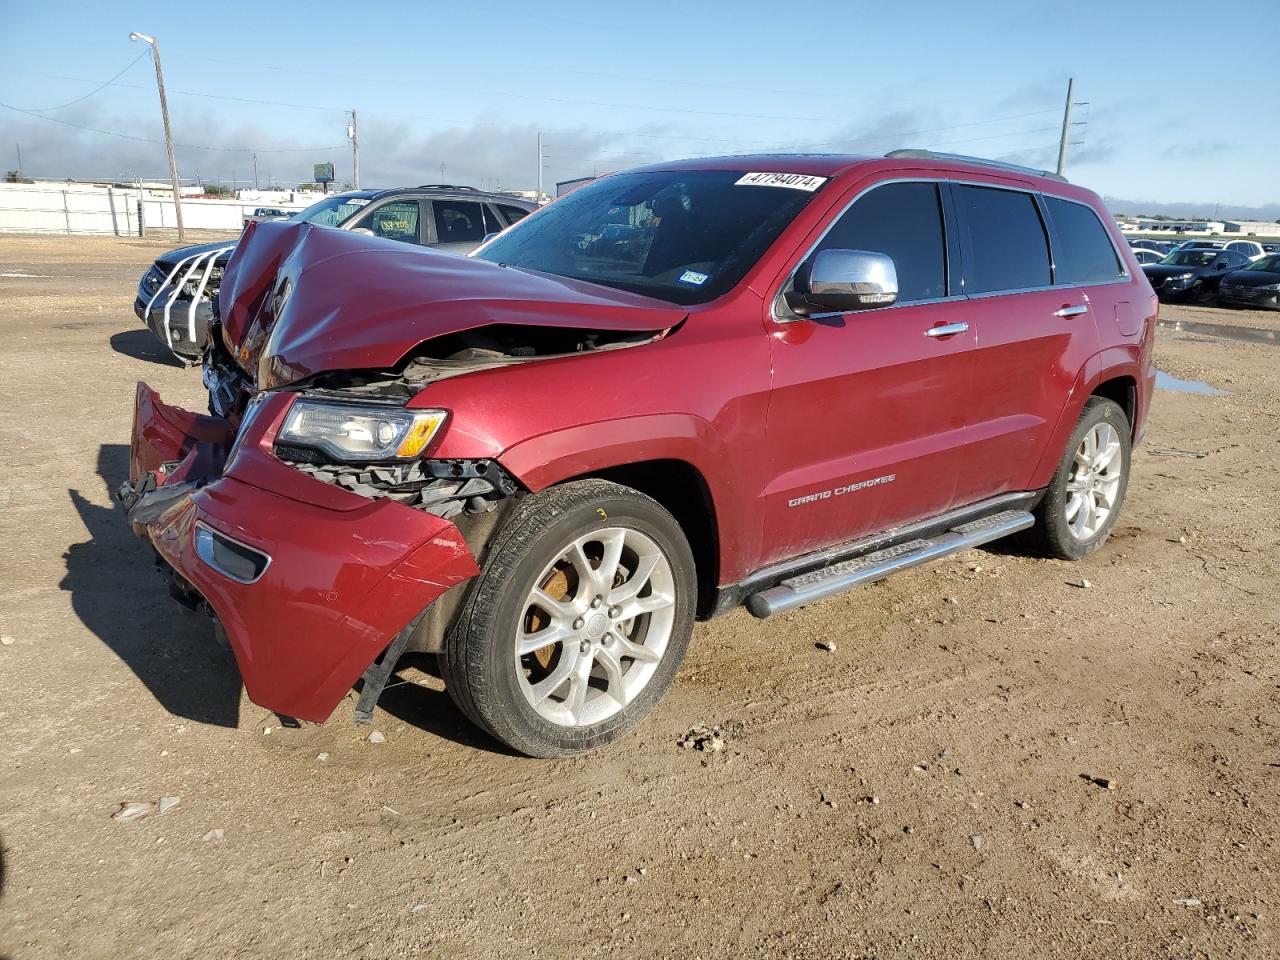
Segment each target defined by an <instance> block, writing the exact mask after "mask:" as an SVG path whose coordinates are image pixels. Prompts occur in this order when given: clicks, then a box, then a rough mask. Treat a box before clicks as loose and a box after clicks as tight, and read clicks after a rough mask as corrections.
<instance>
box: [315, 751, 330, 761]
mask: <svg viewBox="0 0 1280 960" xmlns="http://www.w3.org/2000/svg"><path fill="white" fill-rule="evenodd" d="M328 759H329V754H328V752H327V751H324V750H321V751H320V752H319V753H317V754H316V760H318V761H319V762H320V763H324V762H326V761H327V760H328Z"/></svg>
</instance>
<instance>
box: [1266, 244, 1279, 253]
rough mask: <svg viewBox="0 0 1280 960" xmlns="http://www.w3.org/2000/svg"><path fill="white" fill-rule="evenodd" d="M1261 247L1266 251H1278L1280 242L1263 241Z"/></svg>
mask: <svg viewBox="0 0 1280 960" xmlns="http://www.w3.org/2000/svg"><path fill="white" fill-rule="evenodd" d="M1262 249H1263V250H1265V251H1266V252H1267V253H1280V243H1264V244H1263V245H1262Z"/></svg>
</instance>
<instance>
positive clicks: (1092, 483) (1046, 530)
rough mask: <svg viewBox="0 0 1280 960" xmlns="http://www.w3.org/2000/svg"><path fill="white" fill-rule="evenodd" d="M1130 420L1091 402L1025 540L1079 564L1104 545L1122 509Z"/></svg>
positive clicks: (1097, 400)
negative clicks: (1028, 539)
mask: <svg viewBox="0 0 1280 960" xmlns="http://www.w3.org/2000/svg"><path fill="white" fill-rule="evenodd" d="M1130 435H1131V428H1130V426H1129V418H1128V417H1126V416H1125V414H1124V411H1123V410H1122V409H1121V408H1120V406H1119V404H1117V403H1115V402H1114V401H1112V400H1107V399H1105V398H1104V397H1090V398H1089V400H1088V401H1087V402H1086V403H1085V406H1084V411H1083V412H1082V413H1081V414H1080V420H1079V421H1078V422H1077V423H1076V428H1075V430H1074V431H1073V432H1072V434H1071V439H1070V440H1069V441H1068V442H1067V449H1066V452H1065V453H1064V454H1063V458H1062V461H1061V463H1059V464H1058V469H1057V471H1056V472H1055V473H1054V475H1053V480H1052V481H1051V482H1050V484H1049V488H1048V489H1047V490H1046V491H1045V495H1044V498H1043V499H1042V500H1041V501H1040V505H1039V506H1038V507H1037V508H1036V525H1035V527H1033V528H1032V529H1031V530H1030V531H1028V535H1029V536H1030V538H1031V540H1032V541H1033V542H1034V545H1035V546H1036V547H1038V548H1039V549H1041V550H1043V551H1044V552H1045V553H1048V554H1050V555H1051V556H1055V557H1058V558H1059V559H1062V560H1080V559H1082V558H1083V557H1086V556H1088V555H1089V554H1091V553H1093V551H1095V550H1097V549H1098V548H1099V547H1100V546H1102V544H1103V543H1105V542H1106V539H1107V536H1108V535H1109V534H1110V533H1111V528H1112V526H1114V525H1115V522H1116V517H1117V516H1118V515H1119V513H1120V507H1121V505H1122V504H1123V503H1124V495H1125V490H1126V488H1127V487H1128V484H1129V460H1130V456H1131V453H1132V448H1131V441H1130V439H1129V438H1130Z"/></svg>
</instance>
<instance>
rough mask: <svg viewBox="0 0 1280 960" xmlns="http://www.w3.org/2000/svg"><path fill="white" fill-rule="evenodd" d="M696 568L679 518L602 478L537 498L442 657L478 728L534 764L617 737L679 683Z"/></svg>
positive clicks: (527, 504)
mask: <svg viewBox="0 0 1280 960" xmlns="http://www.w3.org/2000/svg"><path fill="white" fill-rule="evenodd" d="M696 594H697V582H696V571H695V567H694V562H693V554H692V552H691V550H690V549H689V544H688V541H687V540H686V539H685V536H684V533H683V531H682V530H681V529H680V526H679V524H678V523H676V521H675V519H674V518H673V517H672V516H671V514H670V513H668V512H667V511H666V510H665V509H663V507H662V506H661V505H660V504H658V503H657V502H656V501H654V500H652V499H651V498H649V497H647V496H645V495H644V494H641V493H639V492H637V491H635V490H632V489H630V488H628V487H623V486H619V485H618V484H614V483H608V482H606V481H603V480H581V481H575V482H573V483H568V484H565V485H563V486H560V487H553V488H551V489H549V490H544V491H542V492H541V493H538V494H535V495H533V496H531V497H528V498H527V499H526V500H525V501H524V502H523V503H521V504H520V506H519V507H518V508H517V510H516V512H515V513H514V514H513V515H512V517H511V518H510V519H509V521H508V522H507V523H506V524H505V525H504V526H503V527H502V529H501V530H500V531H499V532H498V534H497V536H496V538H495V541H494V543H493V545H492V548H491V550H490V551H489V555H488V557H487V558H486V560H485V564H484V569H483V571H482V572H481V575H480V578H479V579H478V581H477V583H476V584H475V587H474V589H473V590H472V592H471V594H470V597H469V599H468V601H467V603H466V604H465V606H464V608H463V610H462V613H461V615H460V617H459V618H458V622H457V623H456V624H455V626H454V629H453V630H452V631H450V634H449V636H448V637H447V638H446V641H445V651H444V653H443V655H442V657H441V665H442V668H443V673H444V679H445V685H446V687H447V688H448V690H449V693H450V695H451V696H452V697H453V698H454V700H455V702H456V703H457V704H458V706H459V707H460V708H461V709H462V710H463V712H464V713H466V714H467V715H468V716H469V717H470V718H471V719H472V720H473V721H475V722H476V723H478V724H479V725H480V726H482V727H484V728H485V729H486V730H488V731H489V732H490V733H492V734H493V735H494V736H495V737H497V738H498V739H499V740H501V741H503V742H504V743H506V744H507V745H508V746H510V747H512V748H514V749H516V750H518V751H520V752H521V753H525V754H528V755H530V756H535V757H557V756H567V755H570V754H575V753H582V752H585V751H587V750H592V749H594V748H596V747H599V746H602V745H604V744H606V743H608V742H610V741H611V740H614V739H616V738H618V737H620V736H621V735H622V734H623V733H625V732H626V731H627V730H629V729H630V728H631V727H633V726H635V724H637V723H639V722H640V720H641V719H642V718H643V717H644V716H645V715H646V714H647V713H648V712H649V711H650V710H651V709H653V707H654V705H655V704H657V702H658V700H659V699H660V698H661V697H662V695H663V694H664V693H665V692H666V690H667V688H668V687H669V686H670V685H671V682H672V679H673V678H674V676H675V672H676V669H677V668H678V667H679V665H680V661H681V660H682V659H683V658H684V653H685V649H686V648H687V646H688V643H689V637H690V635H691V633H692V631H693V620H694V612H695V610H694V605H695V597H696Z"/></svg>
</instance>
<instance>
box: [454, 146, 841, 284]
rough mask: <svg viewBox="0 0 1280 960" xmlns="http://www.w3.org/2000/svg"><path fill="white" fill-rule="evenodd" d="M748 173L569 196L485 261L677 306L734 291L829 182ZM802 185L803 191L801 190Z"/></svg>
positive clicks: (618, 182) (646, 177) (630, 182)
mask: <svg viewBox="0 0 1280 960" xmlns="http://www.w3.org/2000/svg"><path fill="white" fill-rule="evenodd" d="M747 174H748V171H746V170H652V171H647V172H643V173H618V174H614V175H612V176H608V177H601V178H600V179H598V180H593V181H591V182H590V183H588V184H585V185H583V186H581V187H579V188H578V189H577V190H574V191H573V192H572V193H566V194H565V195H564V196H562V197H560V198H559V199H558V200H556V202H555V203H552V204H550V205H549V206H547V207H545V208H543V209H542V210H540V211H539V212H538V215H537V216H536V217H530V218H529V222H528V223H521V224H519V225H518V226H516V227H515V228H514V229H511V230H508V231H507V232H506V233H504V234H502V236H500V237H498V238H497V239H495V240H493V241H492V242H491V243H490V244H489V245H488V246H487V247H485V248H484V249H483V250H481V251H479V252H477V253H476V256H477V257H480V258H481V259H484V260H492V261H494V262H496V263H505V264H507V265H508V266H512V267H523V268H525V269H528V270H538V271H541V272H543V273H553V274H556V275H558V276H562V277H571V278H573V279H576V280H588V281H591V282H592V283H599V284H602V285H604V286H610V287H618V288H619V289H622V290H630V291H632V292H634V293H642V294H646V295H648V296H651V297H658V298H660V299H662V300H668V301H671V302H673V303H679V304H693V303H706V302H708V301H710V300H714V299H715V298H716V297H719V296H721V295H722V294H724V293H727V292H728V291H729V290H731V289H732V288H733V287H734V286H736V285H737V283H738V281H740V280H741V279H742V277H743V275H744V274H745V273H746V272H747V271H748V270H749V269H750V268H751V267H752V266H753V265H754V264H755V263H756V262H757V261H758V260H759V259H760V256H761V254H763V253H764V251H765V250H767V249H768V248H769V245H770V244H772V243H773V242H774V240H776V239H777V237H778V234H779V233H781V232H782V231H783V230H784V229H785V228H786V226H787V224H789V223H791V221H792V220H794V219H795V217H796V214H798V213H799V212H800V211H801V210H803V209H804V207H805V205H806V204H807V203H809V201H810V200H812V199H813V198H814V196H815V195H816V194H817V193H819V192H821V190H822V189H823V184H824V182H825V178H823V177H809V176H804V175H800V174H792V175H790V176H789V177H788V175H782V174H780V175H778V176H779V178H780V179H783V180H788V179H789V180H790V181H791V182H787V183H782V184H778V185H761V184H760V183H759V182H758V181H759V180H760V178H762V177H764V178H768V177H770V176H773V175H771V174H753V176H752V177H750V178H749V177H747ZM797 183H798V185H797Z"/></svg>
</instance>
